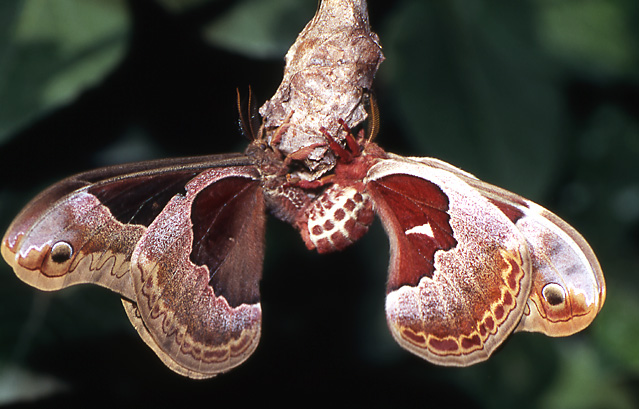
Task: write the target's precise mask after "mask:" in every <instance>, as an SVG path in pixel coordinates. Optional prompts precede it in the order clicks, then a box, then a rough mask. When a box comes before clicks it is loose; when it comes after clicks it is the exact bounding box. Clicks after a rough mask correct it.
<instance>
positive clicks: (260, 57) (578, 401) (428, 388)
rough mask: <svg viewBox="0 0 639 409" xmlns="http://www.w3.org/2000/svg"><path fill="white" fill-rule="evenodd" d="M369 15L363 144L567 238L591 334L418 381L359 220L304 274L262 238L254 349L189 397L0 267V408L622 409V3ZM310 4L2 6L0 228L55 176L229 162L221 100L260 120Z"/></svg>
mask: <svg viewBox="0 0 639 409" xmlns="http://www.w3.org/2000/svg"><path fill="white" fill-rule="evenodd" d="M390 3H391V2H384V1H371V2H370V3H369V5H370V14H371V22H372V26H373V29H374V30H375V31H376V32H377V33H378V34H379V36H380V39H381V42H382V45H383V47H384V54H385V56H386V59H387V60H386V61H385V62H384V63H383V64H382V66H381V69H380V72H379V74H378V76H377V79H376V83H375V85H376V88H375V92H376V95H377V99H378V102H379V105H380V108H381V131H380V134H379V136H378V138H377V142H378V143H379V144H380V145H381V146H383V147H384V148H386V149H387V150H388V151H391V152H394V153H398V154H402V155H412V156H434V157H438V158H440V159H443V160H446V161H448V162H450V163H452V164H453V165H456V166H459V167H461V168H463V169H465V170H467V171H469V172H472V173H474V174H475V175H477V176H478V177H480V178H481V179H483V180H486V181H488V182H491V183H493V184H497V185H500V186H502V187H505V188H507V189H510V190H512V191H514V192H517V193H519V194H522V195H524V196H526V197H528V198H530V199H532V200H534V201H536V202H538V203H539V204H541V205H543V206H544V207H547V208H549V209H551V210H552V211H554V212H555V213H557V214H558V215H560V216H561V217H562V218H564V219H565V220H566V221H568V222H569V223H571V224H572V225H573V226H574V227H575V228H577V229H578V230H579V231H580V232H581V233H582V234H583V235H584V236H585V237H586V238H587V239H588V240H589V242H590V243H591V245H592V247H593V248H594V250H595V252H596V253H597V254H598V256H599V260H600V262H601V264H602V267H603V270H604V274H605V276H606V280H607V284H608V298H607V301H606V305H605V306H604V309H603V310H602V312H601V314H600V316H599V317H598V318H597V319H596V320H595V322H594V324H593V325H592V326H591V327H590V328H588V329H587V330H585V331H584V332H582V333H580V334H578V335H575V336H573V337H569V338H563V339H550V338H547V337H544V336H542V335H538V334H515V335H513V336H512V337H511V338H510V340H508V341H507V342H506V343H505V345H504V347H503V348H501V349H500V350H499V351H498V352H497V353H496V354H495V355H494V356H493V357H492V358H491V359H490V360H489V361H487V362H485V363H482V364H478V365H475V366H473V367H470V368H465V369H457V368H442V367H436V366H434V365H431V364H429V363H427V362H425V361H422V360H421V359H419V358H417V357H414V356H413V355H411V354H409V353H408V352H405V351H403V350H402V349H401V348H399V346H397V345H396V344H395V343H394V342H393V340H392V339H391V337H390V334H389V333H388V330H387V329H386V323H385V318H384V311H383V308H384V289H385V272H386V269H387V263H388V250H387V247H388V241H387V239H386V237H385V235H384V232H383V229H382V228H381V226H380V225H379V223H378V222H376V223H375V225H374V226H373V228H372V231H371V233H370V234H369V235H367V236H366V237H365V238H363V239H362V240H361V241H360V242H359V243H358V244H357V245H355V246H353V247H352V248H349V249H348V250H346V251H344V252H342V253H340V254H331V255H323V256H318V255H317V254H314V253H310V252H308V251H306V250H305V248H304V245H303V243H302V241H301V240H300V239H299V237H297V233H296V232H295V231H294V230H293V229H291V228H290V227H289V226H287V225H284V224H282V223H280V222H278V221H276V220H269V224H268V232H267V238H266V239H267V241H266V243H267V255H266V260H265V269H264V279H263V282H262V287H261V288H262V300H263V311H264V321H263V333H262V340H261V342H260V346H259V347H258V349H257V351H256V352H255V354H254V355H253V356H252V357H251V358H250V359H249V360H248V361H247V362H246V363H244V364H243V365H241V366H240V367H238V368H236V369H234V370H232V371H231V372H229V373H227V374H224V375H220V376H218V377H217V378H214V379H211V380H206V381H193V380H189V379H186V378H182V377H180V376H178V375H176V374H174V373H173V372H172V371H170V370H169V369H167V368H165V367H164V366H163V364H162V363H161V362H160V361H159V359H157V358H156V357H155V355H154V354H153V352H152V351H151V350H150V349H148V348H147V347H146V346H145V345H144V344H143V342H142V341H141V340H140V339H139V337H138V336H137V334H136V332H135V330H134V329H133V328H132V327H131V326H130V324H129V323H128V320H127V319H126V317H125V314H124V312H123V311H122V308H121V306H120V303H119V299H118V297H117V296H116V295H114V294H112V293H110V292H108V291H106V290H103V289H101V288H96V287H94V286H79V287H75V288H69V289H65V290H63V291H60V292H56V293H51V294H45V293H42V292H39V291H36V290H34V289H32V288H31V287H29V286H27V285H25V284H23V283H22V282H20V281H19V280H18V279H17V278H16V277H15V276H14V275H13V273H12V272H11V271H10V269H9V268H8V266H6V265H5V264H4V263H0V404H14V405H21V404H22V405H30V404H36V405H43V404H47V405H49V406H50V407H51V406H54V405H56V404H59V405H63V404H64V405H67V406H68V405H73V404H78V405H80V404H82V405H83V406H84V405H91V406H107V405H123V406H133V405H145V406H146V407H151V406H152V405H161V406H168V404H172V403H179V404H181V406H186V405H188V404H190V403H191V402H193V403H197V402H205V404H207V405H211V406H214V405H229V404H232V405H237V406H240V407H248V406H249V405H254V406H257V405H260V404H271V403H287V404H294V405H295V406H298V407H308V406H316V405H319V404H323V405H330V406H332V407H342V406H358V407H362V406H364V405H367V406H371V407H389V406H391V405H392V406H393V407H407V406H409V405H410V407H430V408H437V407H444V406H446V407H461V405H464V407H468V408H471V407H482V408H495V407H518V408H538V407H544V408H603V407H605V408H633V407H638V406H639V392H638V391H639V345H638V343H637V337H639V299H638V298H637V295H638V293H639V285H638V274H637V273H638V272H639V251H638V242H639V121H638V119H639V79H638V73H639V69H638V68H639V40H637V39H638V38H639V33H638V31H639V29H638V28H637V27H638V26H637V24H636V22H637V21H639V19H638V18H639V5H638V4H637V3H636V2H635V1H634V0H626V1H622V0H615V1H605V0H599V1H595V0H588V1H582V2H570V1H565V2H557V1H548V0H537V1H520V2H512V3H513V4H504V3H503V2H496V1H474V2H466V1H447V2H439V1H417V0H398V1H395V2H392V4H390ZM316 5H317V3H316V2H315V1H314V0H306V1H299V0H296V1H293V0H262V1H244V2H230V1H205V0H199V1H198V0H191V1H170V0H165V1H157V2H154V1H130V2H124V1H123V2H120V1H111V2H107V1H102V2H101V1H97V0H95V1H86V0H85V1H80V0H66V1H59V2H29V1H6V2H2V3H1V5H0V51H1V53H0V170H1V173H0V175H1V182H0V230H4V229H6V227H7V226H8V224H9V223H10V221H11V219H12V218H13V217H14V216H15V215H16V214H17V212H18V211H19V210H20V208H21V207H22V206H23V205H24V204H26V202H27V201H28V200H29V199H30V198H31V197H33V196H34V195H35V194H36V193H37V192H38V191H40V190H41V189H43V188H44V187H46V186H47V185H49V184H51V183H53V182H55V181H56V180H59V179H61V178H63V177H65V176H68V175H70V174H73V173H75V172H79V171H82V170H87V169H90V168H94V167H97V166H101V165H105V164H112V163H116V162H123V161H132V160H142V159H147V158H157V157H175V156H185V155H194V154H205V153H225V152H238V151H241V150H243V149H244V147H245V145H246V141H245V140H244V139H243V137H242V136H241V135H240V133H239V131H238V128H237V109H236V105H235V92H236V91H235V90H236V88H238V87H239V89H240V90H242V91H246V90H247V88H248V86H249V85H250V86H251V87H252V89H253V91H254V93H255V95H256V96H257V98H258V101H259V102H260V103H261V102H263V101H264V100H265V99H268V98H269V97H270V96H271V95H272V94H273V93H274V92H275V89H276V87H277V85H278V84H279V81H280V79H281V75H282V71H283V56H284V54H285V52H286V50H287V48H288V47H289V46H290V44H292V43H293V41H294V39H295V36H296V34H297V33H298V32H299V31H300V30H301V29H302V27H303V26H304V25H305V23H306V22H307V21H308V20H309V19H310V18H311V17H312V15H313V13H314V11H315V8H316ZM260 30H261V31H260Z"/></svg>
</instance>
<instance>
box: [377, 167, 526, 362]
mask: <svg viewBox="0 0 639 409" xmlns="http://www.w3.org/2000/svg"><path fill="white" fill-rule="evenodd" d="M366 189H367V191H368V193H369V194H370V195H371V197H372V200H373V203H374V206H375V209H376V212H377V213H378V215H379V216H380V218H381V220H382V223H383V225H384V227H385V229H386V232H387V233H388V235H389V240H390V247H391V259H390V266H389V281H388V288H387V297H386V315H387V320H388V324H389V327H390V329H391V332H392V334H393V336H394V337H395V339H396V340H397V341H398V342H399V343H400V345H402V346H403V347H405V348H407V349H408V350H409V351H411V352H413V353H415V354H417V355H419V356H421V357H423V358H425V359H427V360H429V361H431V362H434V363H437V364H440V365H456V366H465V365H471V364H473V363H476V362H479V361H483V360H485V359H487V358H488V357H489V356H490V354H491V353H492V352H493V351H494V350H495V349H496V348H497V347H498V346H499V345H500V344H501V343H502V342H503V341H504V339H505V338H506V337H507V336H508V335H509V334H510V333H511V332H512V331H513V330H514V329H515V327H516V326H517V324H518V323H519V320H520V318H521V316H522V314H523V312H524V308H525V306H526V299H527V298H528V294H529V291H530V285H531V263H530V255H529V252H528V246H527V243H526V239H525V237H524V236H523V234H522V233H521V232H520V231H519V230H518V229H517V228H516V227H515V225H514V224H513V223H512V222H511V221H510V220H509V219H508V218H507V217H506V216H505V215H504V214H503V213H502V212H501V211H500V210H499V209H498V208H497V207H496V206H495V205H493V204H492V203H490V202H489V201H488V199H486V198H485V197H483V196H482V195H481V194H480V193H479V192H478V191H477V190H476V189H474V188H472V187H471V186H469V185H468V184H467V183H465V182H464V181H463V180H461V179H460V178H459V177H457V176H456V175H455V174H453V173H451V172H449V171H447V170H443V169H438V168H435V167H430V166H426V165H424V164H421V163H416V162H413V161H409V160H401V159H389V160H382V161H380V162H379V163H377V164H376V165H374V166H373V167H372V168H371V169H370V171H369V173H368V177H367V179H366Z"/></svg>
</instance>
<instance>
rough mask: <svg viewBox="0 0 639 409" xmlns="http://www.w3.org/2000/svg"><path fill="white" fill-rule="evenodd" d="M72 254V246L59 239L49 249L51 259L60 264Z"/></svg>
mask: <svg viewBox="0 0 639 409" xmlns="http://www.w3.org/2000/svg"><path fill="white" fill-rule="evenodd" d="M72 255H73V248H72V247H71V245H70V244H69V243H67V242H64V241H59V242H57V243H56V244H54V245H53V248H52V249H51V260H52V261H53V262H54V263H57V264H60V263H64V262H65V261H68V260H69V259H70V258H71V256H72Z"/></svg>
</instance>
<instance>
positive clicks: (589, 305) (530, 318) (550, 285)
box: [409, 158, 606, 337]
mask: <svg viewBox="0 0 639 409" xmlns="http://www.w3.org/2000/svg"><path fill="white" fill-rule="evenodd" d="M409 159H410V160H417V161H419V162H421V163H424V164H426V165H428V166H433V167H444V168H445V169H447V170H449V171H451V172H453V173H456V174H457V176H458V177H460V178H461V179H463V180H464V181H466V183H468V184H469V185H471V186H472V187H474V188H475V189H477V191H479V192H480V193H481V194H482V195H483V196H485V197H486V198H488V199H489V200H490V201H491V202H492V203H493V204H495V205H496V206H497V207H498V208H499V209H500V210H502V211H503V212H504V214H505V215H506V216H507V217H508V218H509V219H510V220H511V221H512V222H513V223H515V225H516V226H517V228H518V229H519V231H521V232H522V234H523V235H524V236H525V237H526V241H527V243H528V249H529V251H530V256H531V261H532V274H533V278H532V289H531V292H530V295H529V297H528V301H527V306H526V309H525V310H524V314H523V316H522V318H521V322H520V323H519V325H518V327H517V329H516V331H536V332H542V333H544V334H545V335H548V336H553V337H557V336H567V335H572V334H574V333H575V332H578V331H581V330H583V329H584V328H586V327H587V326H588V325H590V323H591V322H592V321H593V320H594V319H595V317H596V316H597V314H598V313H599V311H600V310H601V308H602V307H603V304H604V301H605V299H606V283H605V280H604V276H603V272H602V271H601V266H600V265H599V261H598V260H597V257H596V256H595V253H594V252H593V250H592V248H591V247H590V245H589V244H588V242H587V241H586V240H585V239H584V238H583V237H582V236H581V234H579V233H578V232H577V231H576V230H575V229H574V228H573V227H572V226H570V225H569V224H568V223H566V222H565V221H564V220H562V219H561V218H559V217H558V216H556V215H555V214H553V213H552V212H550V211H548V210H546V209H544V208H543V207H541V206H539V205H538V204H536V203H533V202H531V201H530V200H528V199H525V198H523V197H521V196H519V195H516V194H514V193H512V192H509V191H507V190H505V189H502V188H499V187H497V186H493V185H490V184H488V183H485V182H482V181H481V180H478V179H477V178H475V177H474V176H472V175H470V174H469V173H467V172H464V171H462V170H460V169H457V168H455V167H454V166H452V165H449V164H448V163H445V162H442V161H440V160H437V159H433V158H409Z"/></svg>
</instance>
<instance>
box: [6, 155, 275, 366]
mask: <svg viewBox="0 0 639 409" xmlns="http://www.w3.org/2000/svg"><path fill="white" fill-rule="evenodd" d="M264 218H265V215H264V201H263V198H262V191H261V187H260V183H259V174H258V172H257V170H256V168H255V166H253V165H252V164H251V161H250V160H249V159H248V158H246V157H245V156H242V155H218V156H206V157H197V158H182V159H171V160H161V161H150V162H141V163H136V164H129V165H122V166H114V167H109V168H103V169H98V170H95V171H90V172H86V173H82V174H79V175H76V176H73V177H71V178H68V179H65V180H63V181H61V182H59V183H57V184H55V185H53V186H52V187H51V188H49V189H47V190H46V191H44V192H43V193H42V194H40V195H39V196H38V197H36V198H35V199H34V200H32V201H31V202H30V203H29V204H28V205H27V206H26V207H25V208H24V210H23V211H22V212H21V213H20V214H19V215H18V217H16V219H15V220H14V222H13V223H12V224H11V226H10V227H9V229H8V231H7V232H6V234H5V236H4V238H3V240H2V246H1V250H2V255H3V257H4V259H5V260H6V261H7V262H8V263H9V264H10V265H11V266H12V267H13V269H14V271H15V272H16V274H17V275H18V277H20V278H21V279H22V280H23V281H25V282H27V283H28V284H31V285H33V286H35V287H37V288H40V289H42V290H57V289H60V288H63V287H67V286H69V285H73V284H79V283H95V284H99V285H101V286H104V287H106V288H109V289H111V290H113V291H116V292H118V293H119V294H120V295H121V296H122V297H123V298H124V299H125V307H127V305H128V306H129V307H130V308H127V313H128V314H129V316H130V317H131V316H132V315H134V316H135V317H137V318H135V317H134V318H132V319H131V321H132V322H133V324H134V325H135V326H136V328H137V329H138V331H139V332H140V335H141V336H142V338H143V339H144V340H145V342H147V343H148V344H149V345H152V344H154V345H152V348H153V349H154V350H155V351H156V352H157V353H158V355H160V357H161V358H162V359H163V360H164V361H165V362H166V363H167V365H169V367H171V368H173V369H175V370H176V371H177V372H180V373H182V374H186V375H188V376H192V377H209V376H213V375H214V374H215V373H217V372H220V371H223V370H225V369H228V368H230V367H233V366H235V365H237V363H239V362H241V361H242V360H243V359H245V358H246V357H247V356H248V355H249V354H250V353H251V352H252V351H253V349H254V348H255V345H256V344H257V340H258V339H259V331H260V317H261V314H260V306H259V293H258V282H259V280H260V277H261V272H262V266H261V263H262V258H263V240H264ZM132 266H134V267H135V268H134V269H133V272H134V274H131V270H132V268H131V267H132ZM181 298H184V299H181ZM140 301H141V302H140ZM138 309H139V311H138ZM207 309H209V310H207ZM132 311H137V312H136V313H135V314H132ZM187 327H188V329H187ZM170 362H173V363H174V365H171V364H169V363H170Z"/></svg>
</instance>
